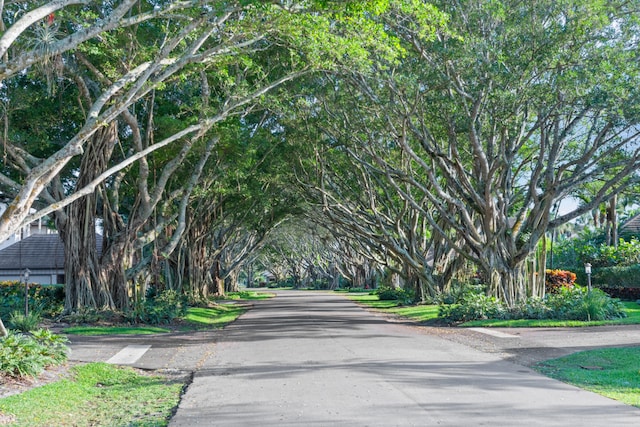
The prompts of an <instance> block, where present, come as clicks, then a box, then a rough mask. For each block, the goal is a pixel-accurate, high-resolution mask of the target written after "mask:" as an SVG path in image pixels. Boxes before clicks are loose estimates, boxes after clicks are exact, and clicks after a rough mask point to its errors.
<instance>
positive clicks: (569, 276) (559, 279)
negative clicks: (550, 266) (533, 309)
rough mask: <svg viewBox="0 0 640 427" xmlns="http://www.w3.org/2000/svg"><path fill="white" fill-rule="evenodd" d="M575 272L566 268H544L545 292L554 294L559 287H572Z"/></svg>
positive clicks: (574, 280)
mask: <svg viewBox="0 0 640 427" xmlns="http://www.w3.org/2000/svg"><path fill="white" fill-rule="evenodd" d="M575 282H576V274H575V273H572V272H571V271H566V270H546V272H545V279H544V287H545V291H546V293H549V294H556V293H558V292H559V290H560V288H572V287H573V285H574V283H575Z"/></svg>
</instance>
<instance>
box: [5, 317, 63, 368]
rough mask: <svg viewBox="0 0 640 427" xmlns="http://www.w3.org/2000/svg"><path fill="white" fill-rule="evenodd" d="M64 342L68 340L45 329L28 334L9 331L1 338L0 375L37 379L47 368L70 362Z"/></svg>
mask: <svg viewBox="0 0 640 427" xmlns="http://www.w3.org/2000/svg"><path fill="white" fill-rule="evenodd" d="M65 342H66V338H65V337H63V336H60V335H55V334H53V333H51V332H50V331H48V330H45V329H40V330H37V331H34V332H32V333H31V334H29V335H27V334H22V333H15V332H10V333H9V335H8V336H6V337H4V338H0V373H4V374H7V375H12V376H20V377H24V376H30V377H35V376H37V375H39V374H40V373H41V372H42V371H44V369H45V368H47V367H48V366H54V365H59V364H61V363H63V362H64V361H66V360H67V346H66V345H65Z"/></svg>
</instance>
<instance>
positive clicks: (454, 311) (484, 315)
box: [439, 286, 625, 322]
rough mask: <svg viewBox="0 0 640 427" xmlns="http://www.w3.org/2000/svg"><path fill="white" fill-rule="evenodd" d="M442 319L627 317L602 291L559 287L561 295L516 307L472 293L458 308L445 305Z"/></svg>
mask: <svg viewBox="0 0 640 427" xmlns="http://www.w3.org/2000/svg"><path fill="white" fill-rule="evenodd" d="M439 315H440V317H442V318H444V319H445V320H448V321H450V322H466V321H470V320H477V319H559V320H581V321H591V320H608V319H616V318H621V317H624V316H625V314H624V311H623V307H622V305H621V304H620V302H619V300H617V299H613V298H611V297H610V296H609V295H607V294H606V293H605V292H603V291H602V290H600V289H593V290H591V292H589V291H588V290H587V289H586V288H584V287H581V286H573V287H559V288H558V291H557V292H556V293H553V294H549V295H546V296H545V297H544V298H538V297H531V298H528V299H527V300H526V301H522V302H520V303H519V304H518V305H516V306H515V307H508V306H506V305H505V304H504V303H503V302H501V301H499V300H498V299H497V298H495V297H492V296H487V295H486V294H485V293H484V292H478V291H473V290H472V291H469V292H467V293H466V294H465V295H464V297H463V298H462V300H461V301H460V302H458V303H455V304H442V305H441V306H440V311H439Z"/></svg>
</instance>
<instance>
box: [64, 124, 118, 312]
mask: <svg viewBox="0 0 640 427" xmlns="http://www.w3.org/2000/svg"><path fill="white" fill-rule="evenodd" d="M116 141H117V123H116V122H113V123H111V124H110V125H108V126H106V127H103V128H101V129H100V130H98V131H97V132H96V133H95V134H94V136H93V138H92V139H91V140H90V142H89V143H88V144H87V147H86V152H85V155H84V156H83V158H82V163H81V165H80V173H79V176H78V180H77V183H76V186H77V187H79V188H82V187H83V186H84V185H86V183H88V182H91V181H92V180H93V179H94V178H95V177H96V176H97V175H99V174H100V173H102V172H103V171H104V170H105V169H107V167H108V162H109V159H110V157H111V153H112V151H113V148H114V147H115V143H116ZM96 210H97V196H96V194H95V193H92V194H90V195H88V196H86V197H85V198H83V199H80V200H77V201H75V202H73V203H72V204H71V205H69V206H68V207H67V208H66V209H65V213H64V215H57V216H56V218H57V219H58V229H59V230H60V236H61V238H62V240H63V243H64V251H65V252H64V253H65V312H66V313H72V312H77V311H78V310H81V309H85V308H97V309H113V308H115V305H114V300H113V299H112V297H111V293H110V292H109V289H108V288H107V287H105V286H104V284H103V282H102V281H101V280H100V262H99V258H98V249H97V238H96Z"/></svg>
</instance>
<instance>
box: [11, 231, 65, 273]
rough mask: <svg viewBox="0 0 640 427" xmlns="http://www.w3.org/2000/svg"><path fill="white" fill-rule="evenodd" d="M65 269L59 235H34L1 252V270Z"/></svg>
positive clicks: (62, 247)
mask: <svg viewBox="0 0 640 427" xmlns="http://www.w3.org/2000/svg"><path fill="white" fill-rule="evenodd" d="M25 268H28V269H31V270H41V269H59V268H64V246H63V244H62V240H60V236H58V235H57V234H34V235H32V236H29V237H27V238H25V239H23V240H20V241H18V242H16V243H14V244H13V245H11V246H8V247H6V248H4V249H3V250H1V251H0V270H18V269H20V270H22V269H25Z"/></svg>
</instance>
